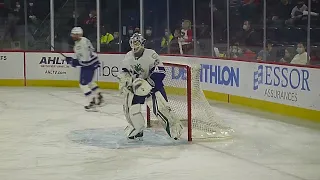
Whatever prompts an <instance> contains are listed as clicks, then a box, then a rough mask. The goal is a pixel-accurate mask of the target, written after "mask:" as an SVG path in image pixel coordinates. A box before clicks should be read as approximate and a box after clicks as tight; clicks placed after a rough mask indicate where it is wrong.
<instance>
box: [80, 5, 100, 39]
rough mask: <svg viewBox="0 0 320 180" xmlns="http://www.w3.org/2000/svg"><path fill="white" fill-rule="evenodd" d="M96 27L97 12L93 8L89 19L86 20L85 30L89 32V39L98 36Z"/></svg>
mask: <svg viewBox="0 0 320 180" xmlns="http://www.w3.org/2000/svg"><path fill="white" fill-rule="evenodd" d="M96 28H97V12H96V11H95V10H91V11H90V13H89V15H88V17H87V19H85V21H84V26H83V29H84V32H85V33H86V34H87V37H88V39H95V38H94V36H95V37H96Z"/></svg>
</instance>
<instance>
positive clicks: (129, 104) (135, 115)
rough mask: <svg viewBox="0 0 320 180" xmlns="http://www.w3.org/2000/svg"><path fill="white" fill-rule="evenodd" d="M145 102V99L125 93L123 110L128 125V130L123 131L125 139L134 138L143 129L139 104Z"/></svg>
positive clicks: (143, 123) (142, 118) (143, 121)
mask: <svg viewBox="0 0 320 180" xmlns="http://www.w3.org/2000/svg"><path fill="white" fill-rule="evenodd" d="M144 101H145V97H141V96H135V95H134V94H133V93H130V92H129V93H127V95H126V96H125V102H124V106H123V110H124V113H125V116H126V120H127V121H128V123H129V126H128V128H126V129H125V135H126V136H127V137H132V136H136V135H137V134H139V133H141V132H142V131H143V129H144V125H145V120H144V117H143V116H142V113H141V104H143V103H144Z"/></svg>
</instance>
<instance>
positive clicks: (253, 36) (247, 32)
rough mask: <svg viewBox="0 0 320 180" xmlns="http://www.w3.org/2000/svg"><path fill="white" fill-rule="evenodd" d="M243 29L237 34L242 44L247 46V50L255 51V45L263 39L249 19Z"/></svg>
mask: <svg viewBox="0 0 320 180" xmlns="http://www.w3.org/2000/svg"><path fill="white" fill-rule="evenodd" d="M242 29H243V31H242V32H241V33H240V34H238V35H237V37H238V41H239V42H240V45H241V46H244V47H245V51H251V52H254V51H253V48H254V46H257V45H258V44H259V43H260V42H261V41H262V40H261V39H260V38H259V36H258V34H257V33H256V32H255V31H254V29H253V28H252V27H251V23H250V22H249V21H244V23H243V26H242ZM260 47H261V46H260Z"/></svg>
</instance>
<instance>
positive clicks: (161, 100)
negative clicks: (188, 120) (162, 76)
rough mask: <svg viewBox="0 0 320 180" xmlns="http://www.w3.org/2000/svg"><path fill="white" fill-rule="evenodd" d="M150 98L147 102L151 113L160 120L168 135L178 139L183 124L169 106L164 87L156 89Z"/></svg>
mask: <svg viewBox="0 0 320 180" xmlns="http://www.w3.org/2000/svg"><path fill="white" fill-rule="evenodd" d="M150 98H151V99H150ZM150 98H148V100H147V104H148V106H149V107H152V110H153V113H154V114H155V115H156V117H157V118H158V119H159V120H160V122H161V124H162V126H163V128H164V129H165V130H166V132H167V133H168V135H169V136H170V137H172V138H174V139H179V138H180V136H181V132H182V129H183V126H182V124H181V122H180V120H179V119H178V118H177V117H176V116H175V114H174V112H173V111H172V110H171V108H170V107H169V104H168V101H167V96H166V94H165V91H164V89H163V90H161V91H157V92H156V93H154V94H153V95H152V96H151V97H150Z"/></svg>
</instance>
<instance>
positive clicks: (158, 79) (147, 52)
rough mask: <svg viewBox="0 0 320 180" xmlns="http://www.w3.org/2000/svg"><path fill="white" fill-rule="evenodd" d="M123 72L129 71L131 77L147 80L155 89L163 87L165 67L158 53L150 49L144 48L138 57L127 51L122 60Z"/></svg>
mask: <svg viewBox="0 0 320 180" xmlns="http://www.w3.org/2000/svg"><path fill="white" fill-rule="evenodd" d="M122 71H123V72H127V73H129V74H130V75H131V76H132V77H133V79H135V78H142V79H145V80H147V81H148V82H149V83H150V85H151V86H153V87H154V88H155V89H158V88H162V87H163V82H162V81H163V79H164V77H165V68H164V66H163V64H162V62H161V61H160V57H159V55H158V54H157V53H156V52H155V51H154V50H152V49H144V51H143V53H142V55H141V56H140V57H135V55H134V53H133V51H129V52H128V53H127V54H126V56H125V58H124V60H123V67H122Z"/></svg>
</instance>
